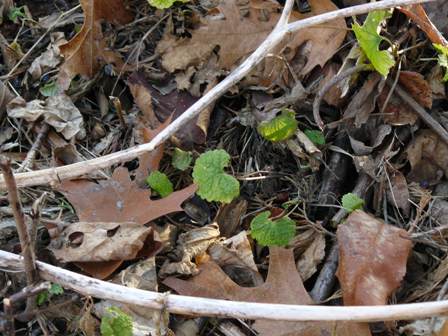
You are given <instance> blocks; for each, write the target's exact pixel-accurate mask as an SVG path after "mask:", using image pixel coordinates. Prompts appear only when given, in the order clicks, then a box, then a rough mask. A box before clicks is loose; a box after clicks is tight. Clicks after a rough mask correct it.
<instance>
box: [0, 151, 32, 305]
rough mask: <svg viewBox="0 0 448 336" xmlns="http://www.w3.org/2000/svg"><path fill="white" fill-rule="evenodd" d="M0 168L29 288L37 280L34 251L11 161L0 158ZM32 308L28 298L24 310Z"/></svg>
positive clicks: (30, 300) (30, 299) (3, 157)
mask: <svg viewBox="0 0 448 336" xmlns="http://www.w3.org/2000/svg"><path fill="white" fill-rule="evenodd" d="M0 168H1V169H2V171H3V178H4V179H5V184H6V187H7V189H8V199H9V205H10V207H11V209H12V213H13V215H14V220H15V222H16V227H17V233H18V234H19V239H20V246H21V248H22V255H23V265H24V268H25V276H26V283H27V285H28V286H30V287H31V286H33V284H34V283H35V282H36V280H37V271H36V264H35V259H34V255H33V253H34V251H33V250H32V249H31V246H32V245H31V242H30V237H29V235H28V230H27V227H26V224H25V217H24V215H23V211H22V205H21V204H20V200H19V195H18V192H17V185H16V181H15V179H14V174H13V172H12V169H11V161H10V160H9V159H8V158H7V157H5V156H0ZM34 306H35V301H34V299H33V298H28V299H27V305H26V310H27V311H28V310H32V309H33V308H34Z"/></svg>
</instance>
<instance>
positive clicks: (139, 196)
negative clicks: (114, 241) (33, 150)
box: [57, 167, 196, 225]
mask: <svg viewBox="0 0 448 336" xmlns="http://www.w3.org/2000/svg"><path fill="white" fill-rule="evenodd" d="M57 190H58V191H60V192H61V193H62V194H64V196H65V197H66V198H67V199H68V201H69V202H70V203H71V204H72V205H73V207H74V208H75V209H76V213H77V215H78V218H79V220H80V221H83V222H92V221H103V222H129V221H131V222H135V223H138V224H141V225H143V224H146V223H149V222H150V221H152V220H154V219H156V218H159V217H161V216H164V215H167V214H170V213H173V212H177V211H183V210H182V208H181V204H182V203H183V202H184V201H185V200H186V199H188V198H189V197H191V196H192V195H193V194H194V192H195V191H196V186H195V185H190V186H189V187H187V188H185V189H182V190H179V191H176V192H174V193H172V194H171V195H169V196H167V197H165V198H162V199H159V200H151V199H150V195H151V192H150V190H149V189H142V188H139V187H138V186H137V185H136V184H135V183H134V182H133V181H132V180H131V178H130V176H129V173H128V170H127V169H126V168H124V167H119V168H117V169H115V171H114V173H113V175H112V178H111V179H110V180H105V181H98V182H92V181H89V180H73V181H64V182H62V183H61V184H60V185H59V186H58V188H57Z"/></svg>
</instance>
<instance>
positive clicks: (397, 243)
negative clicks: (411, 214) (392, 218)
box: [337, 210, 412, 305]
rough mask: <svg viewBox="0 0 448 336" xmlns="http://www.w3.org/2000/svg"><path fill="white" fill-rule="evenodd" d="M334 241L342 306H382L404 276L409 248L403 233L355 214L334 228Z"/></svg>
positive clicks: (367, 216)
mask: <svg viewBox="0 0 448 336" xmlns="http://www.w3.org/2000/svg"><path fill="white" fill-rule="evenodd" d="M337 238H338V245H339V267H338V271H337V277H338V279H339V282H340V284H341V288H342V297H343V299H344V304H346V305H384V304H386V303H387V298H388V297H389V296H390V295H391V294H392V292H393V291H394V290H395V289H396V288H397V287H398V286H399V285H400V282H401V280H402V279H403V277H404V275H405V273H406V262H407V259H408V256H409V253H410V251H411V248H412V242H411V240H410V239H409V238H408V234H407V232H406V231H405V230H403V229H399V228H397V227H394V226H392V225H387V224H385V223H384V222H383V221H381V220H379V219H377V218H375V217H373V216H371V215H369V214H367V213H365V212H363V211H361V210H355V211H353V212H352V213H351V214H350V215H349V216H348V218H347V220H346V221H345V223H344V224H342V225H339V226H338V230H337Z"/></svg>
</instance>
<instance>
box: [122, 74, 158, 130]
mask: <svg viewBox="0 0 448 336" xmlns="http://www.w3.org/2000/svg"><path fill="white" fill-rule="evenodd" d="M128 86H129V90H130V91H131V94H132V96H133V97H134V102H135V104H136V105H137V106H138V108H139V109H140V111H142V114H143V120H144V121H145V123H146V124H147V126H149V127H151V128H152V129H154V128H156V127H157V126H159V125H160V121H159V119H157V116H156V115H155V113H154V109H153V104H152V94H151V88H150V86H151V85H150V84H149V83H148V81H146V80H145V79H144V77H143V76H142V75H140V74H139V73H133V74H132V75H131V76H129V79H128Z"/></svg>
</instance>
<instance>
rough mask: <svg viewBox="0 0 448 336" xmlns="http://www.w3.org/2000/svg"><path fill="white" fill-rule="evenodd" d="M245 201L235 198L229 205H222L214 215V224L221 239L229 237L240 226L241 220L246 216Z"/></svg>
mask: <svg viewBox="0 0 448 336" xmlns="http://www.w3.org/2000/svg"><path fill="white" fill-rule="evenodd" d="M246 211H247V201H246V200H244V199H240V198H237V199H235V200H233V201H232V202H230V203H229V204H222V205H221V207H220V208H219V211H218V214H217V215H216V218H215V222H216V223H218V225H219V231H220V232H221V235H222V236H223V237H231V236H232V235H233V234H234V232H236V230H237V229H238V226H239V225H240V222H241V218H242V217H243V216H244V215H245V214H246Z"/></svg>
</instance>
